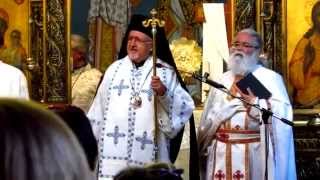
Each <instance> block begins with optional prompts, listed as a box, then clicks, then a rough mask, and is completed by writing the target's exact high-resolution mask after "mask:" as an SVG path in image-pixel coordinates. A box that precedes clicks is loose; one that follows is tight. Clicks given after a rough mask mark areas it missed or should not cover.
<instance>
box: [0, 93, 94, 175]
mask: <svg viewBox="0 0 320 180" xmlns="http://www.w3.org/2000/svg"><path fill="white" fill-rule="evenodd" d="M0 179H1V180H44V179H46V180H57V179H59V180H75V179H77V180H90V179H93V177H92V173H91V172H90V170H89V167H88V164H87V163H86V160H85V156H84V153H83V150H82V148H81V146H80V144H79V142H78V141H77V140H76V138H75V136H74V135H73V133H72V132H71V130H70V129H69V128H68V127H67V125H66V124H65V123H63V121H62V120H61V119H60V118H59V117H58V116H57V115H55V114H54V113H52V112H50V111H48V110H46V109H45V108H43V107H41V106H40V105H38V104H35V103H33V102H30V101H22V100H17V99H4V98H2V99H0Z"/></svg>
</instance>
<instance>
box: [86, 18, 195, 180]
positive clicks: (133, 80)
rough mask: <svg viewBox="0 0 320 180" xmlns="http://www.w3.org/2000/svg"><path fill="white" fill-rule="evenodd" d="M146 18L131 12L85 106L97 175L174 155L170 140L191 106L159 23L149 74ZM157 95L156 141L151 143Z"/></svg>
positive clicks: (167, 159) (166, 159) (109, 175)
mask: <svg viewBox="0 0 320 180" xmlns="http://www.w3.org/2000/svg"><path fill="white" fill-rule="evenodd" d="M146 19H147V17H146V16H142V15H133V16H132V18H131V21H130V24H129V26H128V29H127V32H126V34H125V37H124V40H123V43H122V48H121V50H120V53H119V60H117V61H115V62H114V63H113V64H112V65H110V67H109V68H108V69H107V71H106V73H105V75H104V78H103V80H102V83H101V85H100V87H99V89H98V92H97V95H96V97H95V99H94V102H93V105H92V106H91V108H90V110H89V112H88V117H89V119H90V121H91V124H92V127H93V131H94V134H95V136H96V138H97V139H98V141H99V143H98V144H99V152H100V154H99V161H98V177H99V179H100V180H105V179H111V178H112V177H113V176H114V175H115V174H116V173H118V172H119V171H120V170H122V169H124V168H126V167H130V166H143V165H145V164H147V163H151V162H154V161H160V162H170V160H173V161H174V160H175V158H176V157H173V158H171V157H172V156H171V157H170V153H172V151H171V144H170V140H171V139H173V138H174V137H176V136H177V134H178V133H180V132H181V129H182V128H183V126H184V124H185V123H186V122H188V120H189V118H190V117H191V115H192V111H193V109H194V102H193V100H192V98H191V96H190V95H189V94H188V92H187V91H186V90H185V89H184V88H183V83H182V80H181V77H180V75H179V73H177V70H176V66H175V64H174V61H173V58H172V54H171V52H170V48H169V43H168V41H167V39H166V36H165V33H164V29H163V28H158V29H157V34H156V45H157V47H158V48H157V49H156V54H157V57H158V59H157V62H156V64H157V76H153V75H152V74H153V72H152V64H153V63H152V56H151V52H152V47H153V44H152V43H153V42H152V34H151V28H150V27H148V28H146V27H144V26H143V25H142V21H144V20H146ZM155 95H156V96H157V101H156V102H155V103H157V107H158V108H157V112H158V113H157V119H158V124H159V125H158V127H157V128H158V129H159V132H158V133H159V134H158V138H157V142H158V144H157V145H156V144H154V142H155V141H154V138H155V136H154V130H155V122H154V116H153V114H154V109H153V107H154V106H153V103H154V100H153V96H155ZM176 144H178V143H176ZM177 152H178V151H176V152H175V153H177ZM156 153H157V154H158V155H159V156H158V159H156V157H155V154H156Z"/></svg>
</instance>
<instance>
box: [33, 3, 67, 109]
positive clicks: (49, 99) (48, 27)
mask: <svg viewBox="0 0 320 180" xmlns="http://www.w3.org/2000/svg"><path fill="white" fill-rule="evenodd" d="M30 10H31V12H30V17H31V18H30V21H29V22H30V24H29V27H30V39H29V41H30V54H31V55H30V56H31V57H30V58H29V60H30V61H32V62H33V64H34V67H31V68H29V69H30V70H31V77H30V78H31V79H30V81H31V89H32V92H31V98H32V99H34V100H38V101H40V102H42V103H46V104H56V103H63V104H65V103H69V102H70V100H71V98H70V94H71V92H70V67H69V66H70V65H69V57H70V11H71V0H42V1H39V0H32V1H31V2H30Z"/></svg>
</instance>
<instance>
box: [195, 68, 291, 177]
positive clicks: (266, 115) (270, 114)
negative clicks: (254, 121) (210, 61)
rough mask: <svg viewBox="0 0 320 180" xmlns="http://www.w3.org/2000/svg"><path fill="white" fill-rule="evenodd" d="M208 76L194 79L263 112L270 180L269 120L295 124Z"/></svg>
mask: <svg viewBox="0 0 320 180" xmlns="http://www.w3.org/2000/svg"><path fill="white" fill-rule="evenodd" d="M208 76H209V74H208V73H207V72H206V73H204V76H201V75H199V74H197V73H193V74H192V77H193V78H195V79H197V80H199V81H201V82H203V83H206V84H209V85H210V86H212V87H214V88H216V89H219V90H220V91H222V92H224V93H226V94H227V95H229V96H231V97H233V98H236V99H239V100H241V101H242V102H244V103H245V104H246V105H249V106H250V107H254V108H256V109H258V110H259V111H260V112H262V115H261V117H262V122H263V124H264V136H265V137H264V139H265V174H264V177H265V180H268V154H269V138H268V137H269V133H268V128H267V126H266V125H267V124H269V123H268V119H269V118H270V117H273V118H275V119H278V120H280V121H282V122H283V123H285V124H287V125H289V126H293V125H294V124H293V122H291V121H289V120H287V119H285V118H281V117H279V116H278V115H275V114H274V113H273V112H272V111H270V110H269V109H265V108H261V107H260V106H259V104H252V103H250V102H247V101H246V100H245V99H244V98H242V97H241V96H236V95H234V94H232V93H231V92H230V91H229V90H228V89H227V88H226V87H225V86H223V85H222V84H219V83H216V82H214V81H212V80H210V79H208Z"/></svg>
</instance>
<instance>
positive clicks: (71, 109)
mask: <svg viewBox="0 0 320 180" xmlns="http://www.w3.org/2000/svg"><path fill="white" fill-rule="evenodd" d="M49 108H50V109H51V110H53V111H54V112H55V113H57V114H58V115H59V116H60V117H61V118H62V119H63V120H64V122H66V124H67V125H68V126H69V127H70V128H71V130H72V131H73V133H74V134H75V135H76V137H77V138H78V140H79V142H80V144H81V146H82V147H83V149H84V152H85V154H86V157H87V160H88V163H89V166H90V169H91V170H94V169H95V165H96V159H97V156H98V145H97V141H96V139H95V137H94V134H93V132H92V128H91V125H90V122H89V119H88V118H87V116H86V114H85V113H84V112H83V111H82V110H81V109H80V108H78V107H76V106H63V107H57V106H56V107H53V106H52V107H49Z"/></svg>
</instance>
